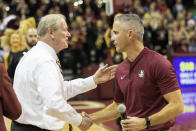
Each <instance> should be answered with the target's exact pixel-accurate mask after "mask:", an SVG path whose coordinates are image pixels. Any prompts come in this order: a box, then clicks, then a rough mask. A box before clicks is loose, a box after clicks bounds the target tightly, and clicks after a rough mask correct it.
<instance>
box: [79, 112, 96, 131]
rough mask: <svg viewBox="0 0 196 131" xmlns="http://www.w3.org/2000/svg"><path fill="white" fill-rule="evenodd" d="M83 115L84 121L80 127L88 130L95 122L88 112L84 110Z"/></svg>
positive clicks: (83, 130)
mask: <svg viewBox="0 0 196 131" xmlns="http://www.w3.org/2000/svg"><path fill="white" fill-rule="evenodd" d="M81 116H82V122H81V124H80V125H79V128H80V130H82V131H86V130H88V129H89V128H90V127H91V125H92V124H93V121H92V119H91V118H90V117H89V115H88V114H87V113H85V112H82V113H81Z"/></svg>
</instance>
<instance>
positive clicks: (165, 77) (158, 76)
mask: <svg viewBox="0 0 196 131" xmlns="http://www.w3.org/2000/svg"><path fill="white" fill-rule="evenodd" d="M154 71H155V72H154V73H155V75H154V79H155V80H156V83H157V85H158V87H159V88H160V90H161V93H162V94H163V95H164V94H167V93H169V92H173V91H175V90H178V89H179V84H178V80H177V77H176V74H175V71H174V68H173V66H172V64H171V63H170V62H169V61H168V60H166V59H165V58H162V59H159V61H158V62H157V64H156V65H155V68H154Z"/></svg>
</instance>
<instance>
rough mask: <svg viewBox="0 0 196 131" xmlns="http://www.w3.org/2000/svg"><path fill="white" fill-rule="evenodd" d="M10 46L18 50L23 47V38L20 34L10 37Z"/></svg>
mask: <svg viewBox="0 0 196 131" xmlns="http://www.w3.org/2000/svg"><path fill="white" fill-rule="evenodd" d="M10 45H11V47H12V48H18V47H19V46H21V37H20V35H19V34H16V33H14V34H12V35H11V37H10Z"/></svg>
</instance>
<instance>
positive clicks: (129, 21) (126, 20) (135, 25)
mask: <svg viewBox="0 0 196 131" xmlns="http://www.w3.org/2000/svg"><path fill="white" fill-rule="evenodd" d="M115 21H119V22H120V23H122V24H121V26H122V27H123V28H124V29H125V30H130V29H131V30H133V31H134V33H136V36H137V39H138V40H139V41H143V35H144V26H143V22H142V20H141V19H140V17H139V16H138V15H136V14H121V15H118V16H115V18H114V22H115Z"/></svg>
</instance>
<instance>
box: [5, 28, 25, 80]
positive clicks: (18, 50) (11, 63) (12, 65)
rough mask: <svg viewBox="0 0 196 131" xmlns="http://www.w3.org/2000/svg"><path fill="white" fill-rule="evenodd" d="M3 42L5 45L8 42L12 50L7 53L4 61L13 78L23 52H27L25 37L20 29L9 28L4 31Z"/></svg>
mask: <svg viewBox="0 0 196 131" xmlns="http://www.w3.org/2000/svg"><path fill="white" fill-rule="evenodd" d="M3 42H4V45H5V43H6V44H7V45H8V46H9V47H10V51H9V52H8V53H6V54H5V57H4V63H5V67H6V70H7V72H8V74H9V76H10V78H11V79H12V80H13V78H14V73H15V69H16V66H17V64H18V62H19V61H20V58H21V57H22V56H23V53H24V52H27V49H26V42H25V38H24V37H23V34H22V33H21V32H20V31H19V30H11V29H7V30H6V31H5V33H4V37H3Z"/></svg>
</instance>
